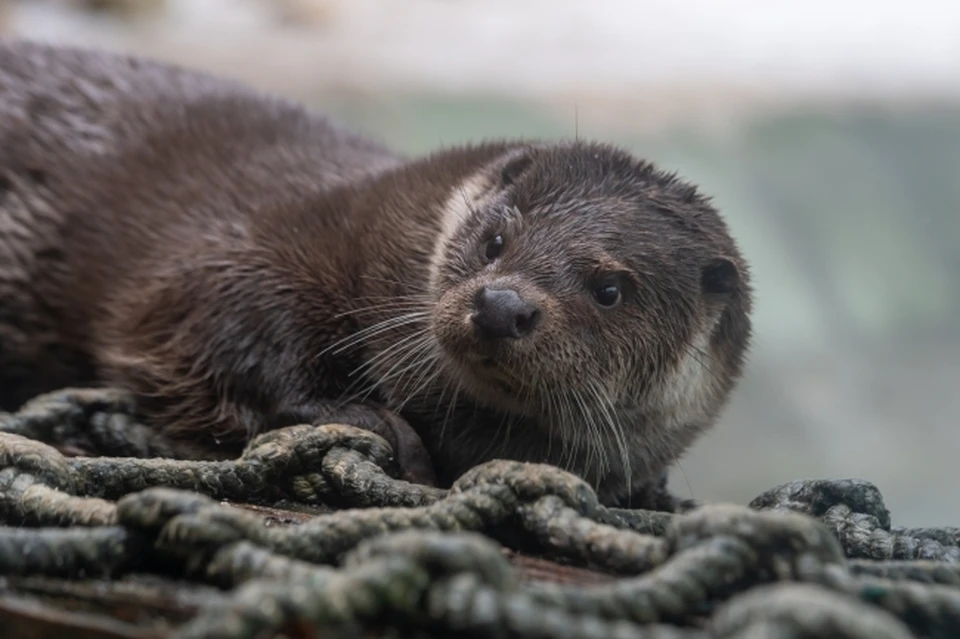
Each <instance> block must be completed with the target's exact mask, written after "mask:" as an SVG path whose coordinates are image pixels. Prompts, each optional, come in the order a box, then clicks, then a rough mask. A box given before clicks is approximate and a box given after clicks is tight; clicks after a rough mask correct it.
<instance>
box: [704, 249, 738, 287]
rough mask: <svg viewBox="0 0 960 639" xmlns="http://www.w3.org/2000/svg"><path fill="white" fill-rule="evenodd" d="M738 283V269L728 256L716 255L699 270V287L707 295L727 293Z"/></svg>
mask: <svg viewBox="0 0 960 639" xmlns="http://www.w3.org/2000/svg"><path fill="white" fill-rule="evenodd" d="M739 285H740V271H739V270H738V269H737V265H736V264H734V263H733V260H730V259H729V258H726V257H718V258H716V259H714V260H711V261H710V262H708V263H707V264H706V265H704V267H703V268H702V269H701V270H700V288H701V289H702V290H703V292H704V293H705V294H707V295H729V294H731V293H733V292H734V291H736V290H737V287H738V286H739Z"/></svg>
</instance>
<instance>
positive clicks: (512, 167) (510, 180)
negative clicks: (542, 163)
mask: <svg viewBox="0 0 960 639" xmlns="http://www.w3.org/2000/svg"><path fill="white" fill-rule="evenodd" d="M531 164H533V158H531V157H530V155H529V154H528V152H527V150H526V149H521V150H518V151H514V152H513V153H510V154H509V155H508V156H507V157H506V159H505V161H504V163H503V165H502V166H501V168H500V183H501V185H502V186H511V185H513V184H515V183H516V181H517V180H519V179H520V176H521V175H523V174H524V173H525V172H526V170H527V169H529V168H530V165H531Z"/></svg>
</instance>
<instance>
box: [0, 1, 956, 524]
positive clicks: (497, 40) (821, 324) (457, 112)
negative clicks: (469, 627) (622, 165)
mask: <svg viewBox="0 0 960 639" xmlns="http://www.w3.org/2000/svg"><path fill="white" fill-rule="evenodd" d="M774 5H776V6H774ZM0 29H2V30H3V32H4V33H5V34H7V35H21V36H27V37H32V38H38V39H46V40H48V41H53V42H63V43H66V42H71V43H79V44H85V45H91V46H102V47H106V48H113V49H117V50H123V51H136V52H140V53H143V54H146V55H151V56H154V57H158V58H162V59H167V60H170V61H173V62H179V63H183V64H188V65H190V66H195V67H198V68H204V69H209V70H211V71H215V72H217V73H221V74H224V75H230V76H233V77H237V78H241V79H243V80H245V81H247V82H249V83H251V84H254V85H257V86H260V87H262V88H264V89H268V90H273V91H278V92H281V93H285V94H287V95H290V96H293V97H296V98H298V99H302V100H304V101H306V102H308V103H310V104H311V105H314V106H316V107H317V108H321V109H324V110H327V111H329V112H330V113H332V114H333V115H334V116H335V117H337V118H338V119H340V120H341V121H343V122H346V123H348V124H350V125H353V126H355V127H357V128H360V129H362V130H364V131H365V132H367V133H368V134H370V135H374V136H376V137H379V138H381V139H383V140H385V141H387V142H388V143H390V144H391V145H393V146H395V147H396V148H398V149H401V150H403V151H406V152H409V153H419V152H424V151H427V150H430V149H432V148H435V147H437V146H439V145H441V144H443V145H450V144H455V143H457V142H462V141H468V140H478V139H481V138H484V137H503V136H523V137H545V138H558V137H572V136H573V135H574V134H575V133H576V134H578V135H579V136H580V137H591V138H597V139H603V140H608V141H612V142H616V143H619V144H622V145H624V146H627V147H628V148H630V149H632V150H634V151H635V152H637V153H638V154H640V155H643V156H645V157H648V158H650V159H652V160H654V161H656V162H657V163H658V164H660V165H661V166H663V167H665V168H669V169H674V170H677V171H679V172H680V173H681V175H683V176H684V177H686V178H688V179H690V180H693V181H695V182H697V183H699V184H700V185H701V186H702V188H703V190H705V191H706V192H707V193H710V194H712V195H713V196H714V197H715V202H716V204H717V205H718V207H719V208H720V210H721V211H722V212H723V213H724V215H725V216H726V217H727V219H728V220H729V222H730V224H731V226H732V228H733V232H734V234H735V236H736V237H737V239H738V241H739V242H740V243H741V246H742V248H743V250H744V252H745V254H746V256H747V257H748V259H749V260H750V261H751V263H752V267H753V273H754V280H755V282H756V288H757V310H756V315H755V323H756V339H755V343H754V348H753V352H752V355H751V361H750V365H749V369H748V372H747V375H746V378H745V379H744V380H743V382H742V385H741V386H740V388H739V390H738V392H737V393H736V394H735V396H734V398H733V400H732V402H731V404H730V405H729V407H728V409H727V410H726V412H725V413H724V415H723V418H722V420H721V421H720V423H719V424H718V425H717V427H716V428H715V429H714V430H713V431H712V432H711V433H710V434H709V435H707V436H706V437H705V438H704V439H703V440H701V441H700V442H699V443H698V444H697V445H696V446H695V447H694V449H693V450H691V451H690V453H689V454H688V455H687V456H686V457H685V458H684V459H683V460H682V461H681V462H680V464H678V466H677V468H676V469H675V472H674V476H673V490H674V491H676V492H677V493H679V494H682V495H685V496H693V497H695V498H697V499H704V500H730V501H735V502H740V503H745V502H746V501H748V500H749V499H751V498H752V497H754V496H755V495H757V494H759V493H760V492H761V491H763V490H765V489H767V488H769V487H772V486H773V485H775V484H777V483H781V482H785V481H789V480H793V479H800V478H813V477H818V478H819V477H861V478H864V479H867V480H870V481H873V482H874V483H876V484H877V485H878V486H879V488H880V489H881V490H882V491H883V493H884V495H885V497H886V498H887V506H888V507H889V508H890V509H891V510H892V511H893V515H894V522H895V523H897V524H902V525H946V524H960V492H957V491H955V490H954V487H955V486H956V484H957V480H958V479H960V467H958V464H957V457H958V452H960V428H958V427H960V423H958V422H960V420H958V416H960V282H958V276H960V8H957V7H956V6H955V3H948V2H933V1H929V0H926V1H920V0H918V1H917V2H913V3H911V4H910V5H906V4H902V3H883V2H830V3H827V2H822V1H817V2H805V3H796V4H792V5H791V4H789V3H787V4H781V3H763V2H751V1H748V0H735V1H730V2H724V1H722V0H717V1H716V2H713V3H709V2H706V1H704V0H700V1H697V0H684V1H682V2H680V1H678V2H676V3H673V4H670V5H666V4H664V3H654V2H649V3H648V2H633V3H630V2H622V1H620V2H617V1H613V0H610V1H607V2H560V1H554V2H551V3H545V2H542V1H539V0H538V1H534V0H530V1H529V2H528V3H527V2H524V3H519V2H515V3H510V2H503V1H499V0H498V1H483V0H474V1H470V0H459V1H457V2H454V1H452V0H451V1H449V2H439V1H430V0H409V1H403V0H394V1H392V2H391V1H388V0H339V1H337V0H284V1H281V0H276V2H254V1H253V0H246V1H244V0H190V1H187V0H183V1H181V2H173V1H166V2H164V1H161V0H155V1H146V2H138V1H136V0H129V1H127V2H123V1H119V2H107V1H106V0H102V1H100V2H92V1H91V2H83V1H80V0H76V1H72V2H68V1H60V2H56V1H53V0H50V1H46V2H43V1H30V2H28V1H20V2H13V1H11V0H7V1H6V3H5V4H4V2H3V1H2V0H0Z"/></svg>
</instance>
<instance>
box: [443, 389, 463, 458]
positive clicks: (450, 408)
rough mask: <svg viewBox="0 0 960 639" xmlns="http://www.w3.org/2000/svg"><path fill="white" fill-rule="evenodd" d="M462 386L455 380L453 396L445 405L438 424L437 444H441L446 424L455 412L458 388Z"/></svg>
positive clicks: (458, 396) (458, 394)
mask: <svg viewBox="0 0 960 639" xmlns="http://www.w3.org/2000/svg"><path fill="white" fill-rule="evenodd" d="M461 388H462V386H461V383H460V381H459V380H458V381H457V384H456V386H455V387H454V389H453V398H452V399H451V400H450V403H449V404H448V405H447V412H446V415H444V418H443V424H441V425H440V436H439V438H438V445H441V444H443V435H444V433H446V432H447V424H448V423H450V417H451V416H452V415H454V414H455V413H456V406H457V400H458V399H459V398H460V389H461Z"/></svg>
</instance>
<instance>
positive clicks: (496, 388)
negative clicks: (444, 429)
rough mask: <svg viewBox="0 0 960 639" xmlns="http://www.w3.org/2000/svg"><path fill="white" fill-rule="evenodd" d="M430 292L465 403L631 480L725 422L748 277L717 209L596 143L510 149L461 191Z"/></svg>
mask: <svg viewBox="0 0 960 639" xmlns="http://www.w3.org/2000/svg"><path fill="white" fill-rule="evenodd" d="M428 294H429V296H430V297H431V299H432V300H433V302H434V303H433V306H432V315H431V319H430V329H431V331H432V333H433V335H434V336H435V338H436V341H437V343H438V344H439V347H440V348H439V350H440V357H441V360H442V362H443V367H444V369H445V372H446V375H447V377H448V378H449V379H451V380H453V381H454V382H456V383H457V385H458V386H459V388H460V389H461V390H462V392H463V393H464V394H466V395H467V396H469V397H471V398H472V399H473V400H475V401H476V402H477V403H479V404H481V405H485V406H487V407H490V408H493V409H497V410H500V411H504V412H507V413H510V414H520V415H523V416H525V417H527V418H529V423H531V424H534V425H535V426H534V428H537V429H539V430H541V431H542V432H541V433H538V434H537V436H536V437H539V438H540V439H545V436H547V435H550V436H552V437H558V438H559V439H560V440H561V441H562V442H567V443H571V445H572V446H573V447H580V448H582V449H583V455H581V456H580V457H581V461H579V462H576V461H574V462H571V463H568V464H566V465H567V466H568V467H569V466H579V467H578V468H576V470H579V471H580V472H581V473H583V474H593V473H596V474H597V476H598V477H601V478H602V476H604V475H605V474H608V473H609V472H614V473H615V474H618V475H619V476H620V477H621V481H622V480H624V479H625V480H626V482H627V483H629V481H630V479H631V476H632V477H633V478H634V479H643V478H650V477H651V476H652V475H655V474H657V473H660V472H662V471H663V470H664V468H665V466H666V465H668V464H669V463H670V462H672V461H673V460H675V459H676V457H677V456H678V455H679V454H680V453H681V452H682V451H683V449H685V448H686V447H687V446H688V445H689V444H690V443H691V442H692V441H693V439H694V438H695V436H696V435H697V434H698V433H700V432H702V431H703V430H704V429H705V428H706V427H707V426H709V425H710V423H711V422H712V421H713V420H714V419H715V417H716V416H717V414H718V413H719V411H720V409H721V407H722V405H723V404H724V402H725V400H726V398H727V396H728V395H729V393H730V391H731V389H732V388H733V386H734V384H735V381H736V380H737V378H738V377H739V376H740V373H741V368H742V363H743V358H744V353H745V350H746V348H747V343H748V340H749V335H750V320H749V310H750V304H751V302H750V299H751V298H750V295H751V293H750V288H749V284H748V276H747V268H746V265H745V264H744V262H743V260H742V258H741V256H740V254H739V252H738V250H737V248H736V246H735V243H734V242H733V240H732V239H731V237H730V236H729V234H728V231H727V228H726V225H725V223H724V222H723V220H722V219H721V218H720V216H719V215H718V213H717V211H716V210H714V208H712V207H711V205H710V204H709V202H708V200H707V199H706V198H704V197H702V196H701V195H700V194H699V193H698V192H697V191H696V189H695V188H694V187H693V186H691V185H688V184H685V183H683V182H681V181H679V180H678V179H677V178H676V177H675V176H672V175H667V174H665V173H662V172H660V171H658V170H656V169H654V168H653V167H652V166H651V165H650V164H648V163H646V162H643V161H640V160H637V159H636V158H634V157H632V156H631V155H629V154H628V153H626V152H624V151H621V150H618V149H616V148H612V147H610V146H606V145H600V144H586V143H580V142H578V143H565V144H557V145H543V146H524V147H520V148H514V149H513V150H510V151H507V152H506V153H504V154H503V155H502V156H501V157H499V158H498V159H496V160H495V161H493V162H492V163H490V164H488V165H486V166H484V167H483V168H482V169H480V170H479V171H477V172H476V173H475V174H474V175H472V176H471V177H469V178H468V179H467V180H466V181H465V182H463V183H461V184H459V185H457V186H456V188H454V189H452V190H451V192H450V194H449V198H448V201H447V202H446V207H445V210H444V218H443V229H442V232H441V233H440V236H439V239H438V241H437V243H436V245H435V248H434V253H433V257H432V260H431V268H430V276H429V283H428ZM493 430H495V429H493ZM493 430H492V431H491V436H493ZM527 436H528V437H530V434H529V433H528V434H527ZM536 437H534V438H531V439H530V441H533V440H534V439H536ZM574 457H576V456H574ZM571 459H572V458H571ZM585 460H592V461H585ZM544 461H556V460H544ZM585 466H590V468H586V467H585Z"/></svg>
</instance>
